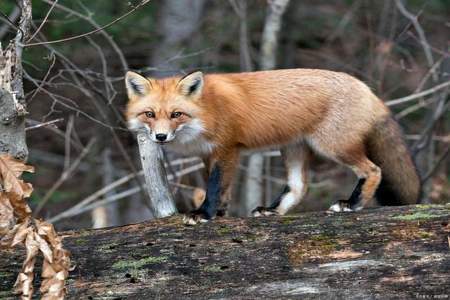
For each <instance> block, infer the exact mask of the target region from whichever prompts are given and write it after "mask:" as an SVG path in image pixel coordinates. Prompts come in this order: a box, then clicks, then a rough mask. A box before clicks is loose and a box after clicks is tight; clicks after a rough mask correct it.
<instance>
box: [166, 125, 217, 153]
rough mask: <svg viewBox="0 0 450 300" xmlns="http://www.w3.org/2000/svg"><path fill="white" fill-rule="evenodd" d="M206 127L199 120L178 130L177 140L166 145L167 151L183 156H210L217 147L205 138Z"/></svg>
mask: <svg viewBox="0 0 450 300" xmlns="http://www.w3.org/2000/svg"><path fill="white" fill-rule="evenodd" d="M203 132H204V127H203V124H202V123H201V122H200V120H198V119H194V120H192V121H191V122H189V123H186V124H183V125H181V126H180V127H179V128H177V130H176V132H175V134H176V137H175V139H174V140H173V141H172V142H170V143H167V144H166V145H164V147H166V149H168V150H170V151H173V152H176V153H179V154H183V155H204V154H210V153H211V152H212V151H213V150H214V147H215V145H214V144H213V143H211V142H209V141H208V140H206V139H205V138H204V136H203V134H202V133H203Z"/></svg>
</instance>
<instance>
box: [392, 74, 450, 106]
mask: <svg viewBox="0 0 450 300" xmlns="http://www.w3.org/2000/svg"><path fill="white" fill-rule="evenodd" d="M449 85H450V80H449V81H447V82H443V83H441V84H438V85H436V86H434V87H432V88H430V89H428V90H425V91H422V92H420V93H416V94H412V95H409V96H406V97H402V98H397V99H393V100H389V101H387V102H385V104H386V105H387V106H393V105H398V104H401V103H405V102H408V101H411V100H414V99H417V98H421V97H424V96H427V95H429V94H433V93H436V92H437V91H439V90H442V89H443V88H446V87H447V86H449Z"/></svg>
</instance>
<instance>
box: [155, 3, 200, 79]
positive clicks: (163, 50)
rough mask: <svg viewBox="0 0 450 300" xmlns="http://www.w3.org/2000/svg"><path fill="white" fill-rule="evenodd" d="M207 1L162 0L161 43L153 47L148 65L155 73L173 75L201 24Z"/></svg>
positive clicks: (160, 19)
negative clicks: (187, 45)
mask: <svg viewBox="0 0 450 300" xmlns="http://www.w3.org/2000/svg"><path fill="white" fill-rule="evenodd" d="M205 3H206V0H183V1H179V0H165V1H163V4H162V8H161V14H160V16H159V20H158V29H159V35H160V36H161V42H160V43H158V46H157V47H156V48H155V49H154V51H153V53H152V57H151V60H150V62H149V63H150V66H152V67H155V68H158V70H157V72H155V73H156V74H158V75H163V76H170V75H173V74H176V73H177V72H178V71H179V69H180V67H181V59H180V58H181V57H182V56H183V55H184V54H183V48H185V47H186V44H187V43H188V41H189V39H192V35H194V34H195V32H196V30H197V29H198V27H199V25H200V18H201V17H202V15H203V14H202V13H203V8H204V6H205Z"/></svg>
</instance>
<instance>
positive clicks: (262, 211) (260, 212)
mask: <svg viewBox="0 0 450 300" xmlns="http://www.w3.org/2000/svg"><path fill="white" fill-rule="evenodd" d="M275 215H279V213H278V212H277V211H276V210H275V209H273V208H268V207H264V206H258V207H257V208H255V209H254V210H253V211H252V216H254V217H262V216H275Z"/></svg>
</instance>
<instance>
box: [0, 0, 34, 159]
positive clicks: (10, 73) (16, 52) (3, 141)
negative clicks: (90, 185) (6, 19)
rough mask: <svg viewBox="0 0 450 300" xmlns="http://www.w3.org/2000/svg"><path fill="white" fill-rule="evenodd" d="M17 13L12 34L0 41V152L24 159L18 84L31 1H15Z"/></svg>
mask: <svg viewBox="0 0 450 300" xmlns="http://www.w3.org/2000/svg"><path fill="white" fill-rule="evenodd" d="M17 3H18V5H19V6H20V11H21V17H20V21H19V25H18V31H17V34H16V37H15V38H14V39H13V40H12V41H10V43H9V45H8V46H7V47H6V48H5V50H3V49H2V45H1V43H0V153H8V154H10V155H12V156H14V157H15V158H17V159H20V160H23V161H25V160H26V159H27V157H28V148H27V145H26V142H25V115H26V113H27V112H26V105H25V96H24V92H23V84H22V50H23V45H22V44H23V43H25V39H26V38H27V37H28V32H29V28H30V23H31V1H30V0H21V1H17Z"/></svg>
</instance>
